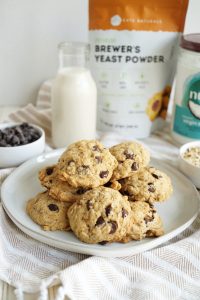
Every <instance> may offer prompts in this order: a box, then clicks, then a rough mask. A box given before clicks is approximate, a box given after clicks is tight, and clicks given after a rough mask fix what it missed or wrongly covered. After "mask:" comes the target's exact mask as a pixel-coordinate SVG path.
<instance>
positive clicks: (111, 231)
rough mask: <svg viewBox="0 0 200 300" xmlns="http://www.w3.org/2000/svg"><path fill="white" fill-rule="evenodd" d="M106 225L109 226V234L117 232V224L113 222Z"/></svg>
mask: <svg viewBox="0 0 200 300" xmlns="http://www.w3.org/2000/svg"><path fill="white" fill-rule="evenodd" d="M108 223H109V224H111V230H110V232H109V233H110V234H113V233H115V231H116V230H117V227H118V225H117V222H115V221H109V222H108Z"/></svg>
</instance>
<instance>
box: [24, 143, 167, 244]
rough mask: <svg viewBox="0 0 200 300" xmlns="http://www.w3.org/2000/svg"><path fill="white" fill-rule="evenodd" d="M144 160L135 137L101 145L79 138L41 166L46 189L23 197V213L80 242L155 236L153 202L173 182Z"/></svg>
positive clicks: (158, 225)
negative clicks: (53, 162) (69, 232)
mask: <svg viewBox="0 0 200 300" xmlns="http://www.w3.org/2000/svg"><path fill="white" fill-rule="evenodd" d="M149 161H150V155H149V152H148V150H147V149H145V148H144V147H143V146H142V145H141V144H139V143H136V142H125V143H121V144H118V145H115V146H113V147H111V148H110V149H106V148H105V147H104V146H103V145H102V144H101V143H100V142H99V141H96V140H90V141H87V140H82V141H78V142H76V143H74V144H72V145H70V146H69V147H68V148H67V149H66V151H65V152H64V153H63V154H62V155H61V157H60V158H59V160H58V163H57V164H56V165H53V166H47V167H46V168H44V169H42V170H40V172H39V180H40V182H41V185H42V186H44V187H45V188H46V191H44V192H43V193H39V194H38V195H36V196H35V197H34V198H32V199H30V200H29V201H28V203H27V213H28V214H29V216H30V217H31V218H32V219H33V221H34V222H36V223H37V224H39V225H41V226H42V228H43V229H44V230H72V231H73V232H74V234H75V235H76V236H77V237H78V239H80V240H81V241H83V242H85V243H91V244H94V243H99V244H105V243H108V242H128V241H130V240H140V239H143V238H145V237H156V236H160V235H162V234H163V224H162V220H161V218H160V216H159V215H158V213H157V211H156V208H155V207H154V202H162V201H164V200H166V199H167V198H169V197H170V195H171V193H172V184H171V180H170V178H169V177H168V176H167V175H166V174H164V173H163V172H161V171H159V170H157V169H155V168H154V167H151V166H148V164H149Z"/></svg>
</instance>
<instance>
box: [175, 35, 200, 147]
mask: <svg viewBox="0 0 200 300" xmlns="http://www.w3.org/2000/svg"><path fill="white" fill-rule="evenodd" d="M172 136H173V138H174V139H175V140H176V141H177V142H178V143H180V144H184V143H187V142H189V141H192V140H194V139H195V140H197V139H200V33H195V34H186V35H183V36H182V39H181V43H180V51H179V56H178V64H177V72H176V86H175V94H174V110H173V118H172Z"/></svg>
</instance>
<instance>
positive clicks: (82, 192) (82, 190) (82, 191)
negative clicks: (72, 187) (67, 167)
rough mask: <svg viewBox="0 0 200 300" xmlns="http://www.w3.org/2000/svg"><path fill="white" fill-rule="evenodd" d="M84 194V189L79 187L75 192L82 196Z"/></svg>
mask: <svg viewBox="0 0 200 300" xmlns="http://www.w3.org/2000/svg"><path fill="white" fill-rule="evenodd" d="M85 192H86V189H84V188H82V187H80V188H79V189H78V190H77V191H76V194H78V195H82V194H84V193H85Z"/></svg>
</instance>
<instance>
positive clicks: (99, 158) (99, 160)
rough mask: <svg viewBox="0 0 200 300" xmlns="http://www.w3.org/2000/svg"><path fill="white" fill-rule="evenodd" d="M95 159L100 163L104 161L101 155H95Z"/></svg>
mask: <svg viewBox="0 0 200 300" xmlns="http://www.w3.org/2000/svg"><path fill="white" fill-rule="evenodd" d="M95 159H96V161H97V163H98V164H100V163H102V157H101V156H95Z"/></svg>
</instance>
